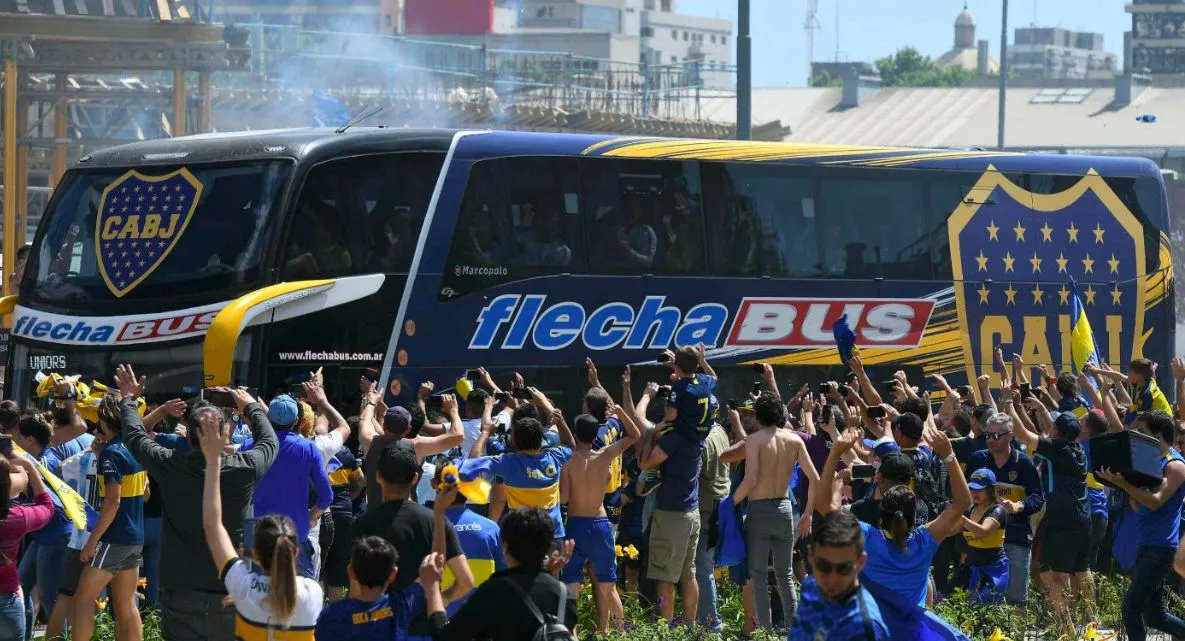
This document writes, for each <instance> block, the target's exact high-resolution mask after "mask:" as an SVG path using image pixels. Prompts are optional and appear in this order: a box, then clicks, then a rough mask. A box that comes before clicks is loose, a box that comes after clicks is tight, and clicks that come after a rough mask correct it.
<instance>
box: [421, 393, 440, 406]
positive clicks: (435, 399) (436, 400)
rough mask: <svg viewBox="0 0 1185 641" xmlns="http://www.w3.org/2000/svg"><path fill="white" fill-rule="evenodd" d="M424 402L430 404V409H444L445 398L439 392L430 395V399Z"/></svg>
mask: <svg viewBox="0 0 1185 641" xmlns="http://www.w3.org/2000/svg"><path fill="white" fill-rule="evenodd" d="M424 404H425V405H427V406H428V409H434V410H439V409H444V398H443V397H441V396H440V395H439V394H433V395H432V396H429V397H428V400H427V401H425V403H424Z"/></svg>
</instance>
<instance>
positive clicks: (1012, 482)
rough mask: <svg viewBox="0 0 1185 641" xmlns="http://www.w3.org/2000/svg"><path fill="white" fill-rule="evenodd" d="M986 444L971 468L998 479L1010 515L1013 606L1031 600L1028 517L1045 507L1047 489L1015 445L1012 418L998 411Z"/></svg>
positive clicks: (1007, 547)
mask: <svg viewBox="0 0 1185 641" xmlns="http://www.w3.org/2000/svg"><path fill="white" fill-rule="evenodd" d="M983 435H984V438H985V439H986V441H987V447H985V448H984V449H982V450H980V451H978V452H976V453H975V454H972V455H971V458H970V459H969V460H968V462H967V467H968V469H972V470H978V469H986V470H988V471H990V472H991V473H992V474H993V475H994V476H995V478H996V483H995V487H996V497H997V498H998V499H999V502H1000V505H1001V506H1002V507H1003V508H1004V511H1005V512H1006V513H1007V514H1008V522H1007V523H1006V524H1005V525H1004V554H1005V555H1006V556H1007V557H1008V587H1007V589H1006V590H1005V592H1004V598H1005V600H1006V601H1007V602H1008V603H1009V604H1010V605H1023V604H1025V603H1027V602H1028V595H1029V565H1030V564H1031V562H1032V555H1033V528H1032V525H1031V523H1030V522H1029V518H1030V517H1031V516H1032V515H1034V514H1036V513H1037V512H1040V511H1041V508H1042V507H1044V506H1045V492H1044V491H1042V489H1041V477H1040V476H1039V475H1038V474H1037V466H1036V464H1034V463H1033V459H1031V458H1029V455H1028V454H1025V453H1024V452H1021V451H1020V450H1018V449H1016V448H1014V447H1013V445H1012V444H1013V440H1014V439H1013V438H1012V417H1011V416H1009V415H1007V414H1004V413H1002V412H1001V413H996V414H993V415H992V416H991V417H989V418H988V419H987V426H986V429H985V430H984V433H983Z"/></svg>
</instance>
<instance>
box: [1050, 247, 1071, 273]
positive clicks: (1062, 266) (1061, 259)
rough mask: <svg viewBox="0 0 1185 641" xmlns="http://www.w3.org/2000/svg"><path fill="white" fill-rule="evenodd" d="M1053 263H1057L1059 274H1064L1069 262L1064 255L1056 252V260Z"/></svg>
mask: <svg viewBox="0 0 1185 641" xmlns="http://www.w3.org/2000/svg"><path fill="white" fill-rule="evenodd" d="M1054 262H1055V263H1057V271H1058V273H1059V274H1064V273H1066V264H1067V263H1069V262H1070V259H1069V258H1066V256H1065V254H1063V253H1061V252H1058V254H1057V259H1055V260H1054Z"/></svg>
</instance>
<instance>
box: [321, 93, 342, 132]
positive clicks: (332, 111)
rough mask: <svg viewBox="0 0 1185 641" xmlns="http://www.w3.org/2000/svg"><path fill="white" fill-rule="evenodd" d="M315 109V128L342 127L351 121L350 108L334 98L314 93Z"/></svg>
mask: <svg viewBox="0 0 1185 641" xmlns="http://www.w3.org/2000/svg"><path fill="white" fill-rule="evenodd" d="M313 107H314V112H313V126H314V127H340V126H342V125H344V124H346V123H347V122H349V121H350V108H349V107H347V106H346V103H344V102H342V101H340V100H338V99H337V98H334V97H332V96H326V95H325V94H323V93H321V92H317V93H314V94H313Z"/></svg>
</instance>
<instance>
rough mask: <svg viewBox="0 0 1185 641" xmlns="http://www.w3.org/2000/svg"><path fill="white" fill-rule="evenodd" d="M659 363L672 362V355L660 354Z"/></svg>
mask: <svg viewBox="0 0 1185 641" xmlns="http://www.w3.org/2000/svg"><path fill="white" fill-rule="evenodd" d="M657 362H659V363H669V362H671V355H670V354H668V353H666V352H663V353H661V354H659V355H658V361H657Z"/></svg>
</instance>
